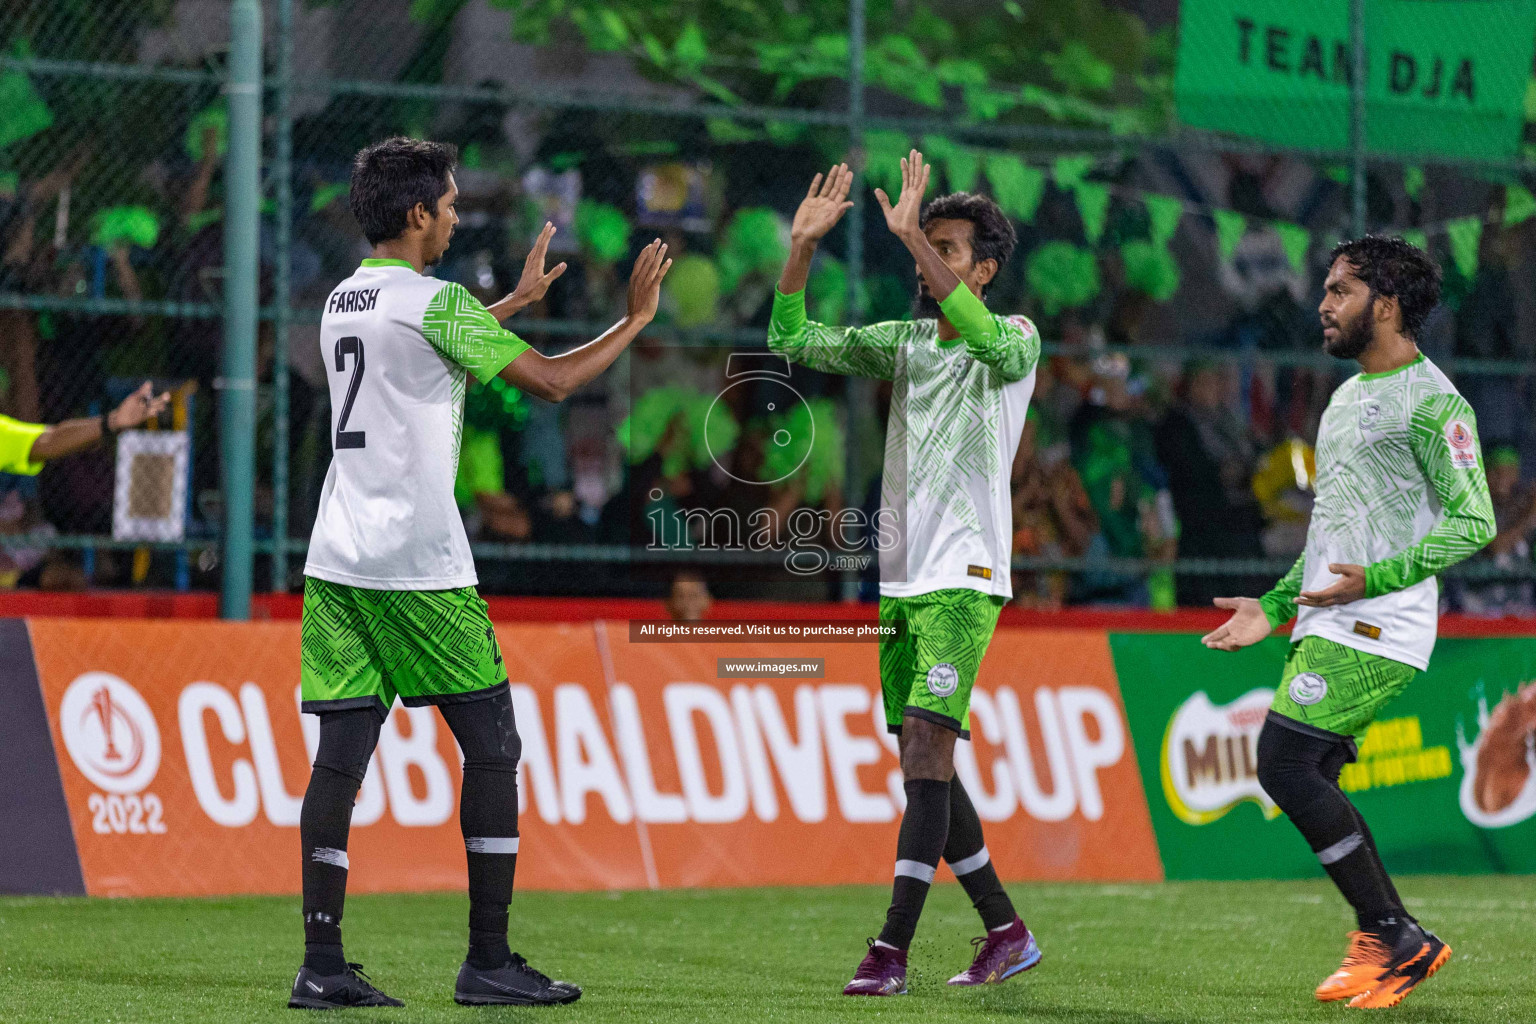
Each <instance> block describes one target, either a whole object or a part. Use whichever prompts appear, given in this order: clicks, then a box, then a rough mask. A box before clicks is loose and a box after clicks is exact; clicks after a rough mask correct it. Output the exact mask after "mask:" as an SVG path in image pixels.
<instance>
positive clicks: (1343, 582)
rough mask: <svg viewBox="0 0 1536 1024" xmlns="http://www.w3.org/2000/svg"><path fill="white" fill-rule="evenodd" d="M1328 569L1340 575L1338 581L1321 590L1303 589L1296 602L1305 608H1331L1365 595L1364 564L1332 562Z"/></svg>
mask: <svg viewBox="0 0 1536 1024" xmlns="http://www.w3.org/2000/svg"><path fill="white" fill-rule="evenodd" d="M1328 571H1329V572H1331V573H1333V574H1334V575H1335V576H1338V577H1340V579H1339V581H1338V582H1337V583H1335V584H1333V585H1332V586H1330V587H1326V588H1324V589H1323V590H1303V591H1302V592H1301V593H1300V594H1299V595H1297V597H1296V603H1297V604H1299V605H1303V606H1305V607H1307V608H1332V607H1333V606H1334V605H1340V604H1349V603H1350V602H1351V601H1358V600H1360V599H1361V598H1362V597H1364V596H1365V566H1363V565H1346V564H1342V563H1339V562H1333V563H1330V564H1329V566H1328Z"/></svg>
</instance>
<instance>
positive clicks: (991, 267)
mask: <svg viewBox="0 0 1536 1024" xmlns="http://www.w3.org/2000/svg"><path fill="white" fill-rule="evenodd" d="M928 175H929V169H928V167H927V165H925V164H924V162H923V156H922V154H921V153H919V152H917V151H916V150H913V151H912V152H911V153H910V154H909V155H908V156H907V157H906V158H904V159H903V160H902V161H901V197H900V198H899V199H898V200H897V201H896V203H895V204H894V205H893V204H892V203H891V202H890V198H889V197H888V196H887V195H886V194H885V192H884V191H882V190H879V189H877V190H876V191H875V197H876V198H877V199H878V200H879V201H880V206H881V208H882V209H883V210H884V212H885V222H886V226H887V227H889V228H890V229H891V231H892V233H894V234H895V235H896V237H897V238H898V239H900V240H901V242H902V243H903V244H904V245H905V246H906V247H907V250H908V251H909V252H910V253H911V254H912V257H913V259H914V260H915V262H916V264H917V267H916V269H917V282H918V296H917V318H916V319H913V320H893V321H888V322H886V323H879V324H871V325H869V326H867V327H848V328H842V327H833V326H829V325H826V324H818V323H814V322H812V321H811V320H810V319H809V318H808V317H807V316H806V310H805V286H806V281H807V278H808V275H809V272H810V267H811V260H812V257H813V256H814V255H815V252H816V245H817V243H818V242H819V241H820V240H821V239H822V238H823V237H824V236H825V235H826V234H827V232H828V231H830V230H831V229H832V227H833V226H834V225H835V224H836V223H837V222H838V220H840V219H841V218H842V216H843V214H844V213H845V212H847V210H848V208H849V207H850V206H851V205H852V204H851V203H849V202H848V201H847V197H848V188H849V186H850V184H851V183H852V180H853V176H852V174H851V173H850V172H849V170H848V168H847V166H846V165H844V164H839V165H838V166H836V167H833V168H832V169H831V170H830V171H828V172H827V175H826V176H825V177H822V176H821V175H817V176H816V179H815V180H814V181H812V182H811V187H810V189H809V190H808V191H807V193H806V196H805V199H804V200H803V201H802V202H801V204H800V208H799V210H797V211H796V212H795V219H794V223H793V225H792V226H791V227H790V238H791V247H790V254H789V259H788V261H787V262H786V263H785V266H784V273H783V275H782V276H781V277H780V279H779V286H778V290H777V292H776V293H775V294H774V300H773V321H772V323H771V325H770V326H769V329H768V347H769V348H770V349H772V350H773V351H774V352H778V353H781V354H783V355H785V356H788V357H789V358H790V359H792V360H794V361H795V362H797V363H801V364H803V365H806V366H809V367H811V368H812V369H816V370H821V371H823V372H826V373H846V374H856V375H859V376H865V377H875V378H878V379H881V380H888V381H890V382H891V413H890V417H889V422H888V423H887V425H886V437H885V467H884V472H883V474H882V479H881V486H880V504H881V514H882V516H888V517H889V520H888V521H891V522H893V523H894V524H895V525H896V530H895V533H896V535H897V538H898V540H897V543H895V544H888V545H885V546H884V547H883V549H882V550H881V551H880V618H881V619H882V620H884V621H896V622H900V623H901V624H902V627H903V632H902V634H901V635H900V636H899V637H896V638H894V639H882V640H881V641H880V686H881V690H882V691H883V694H884V701H885V720H886V726H887V728H889V729H890V731H891V732H892V733H895V734H896V735H897V736H898V737H899V738H900V747H901V771H902V777H903V786H904V789H905V791H906V794H907V806H906V810H905V811H904V812H903V814H902V818H901V832H900V835H899V837H898V838H897V841H896V866H895V882H894V884H893V886H892V893H891V905H890V908H889V909H888V910H887V911H886V919H885V927H883V928H882V929H881V930H880V936H879V938H877V939H872V940H870V943H869V951H868V953H867V954H866V955H865V957H864V959H863V961H862V962H861V963H860V964H859V966H858V968H857V970H856V971H855V972H854V976H853V979H852V980H851V981H849V982H848V984H847V986H846V987H845V988H844V989H843V993H844V994H845V995H867V996H889V995H896V994H898V993H902V992H905V991H906V989H907V949H908V947H909V946H910V945H911V943H912V937H913V934H914V933H915V931H916V929H917V922H918V917H919V916H920V915H921V914H922V910H923V903H924V901H925V899H926V898H927V894H928V887H929V885H930V884H931V883H932V881H933V875H934V872H935V870H937V868H938V864H939V860H940V859H941V858H942V859H943V860H944V861H945V862H947V863H948V864H949V866H950V868H951V869H952V870H953V871H954V873H955V876H956V877H957V878H958V879H959V880H960V884H961V885H962V886H964V888H965V891H966V895H968V896H970V898H971V901H972V903H973V904H974V905H975V907H976V910H977V912H978V913H979V914H980V915H981V920H982V924H983V926H984V927H985V928H986V935H985V936H984V937H983V938H979V939H977V940H976V943H975V946H976V952H975V955H974V957H973V958H972V961H971V965H970V966H969V967H968V968H966V969H965V970H964V971H961V972H960V973H959V974H957V975H955V976H954V977H952V978H950V979H949V983H950V984H951V985H986V984H996V983H997V982H1001V981H1004V980H1006V979H1008V978H1010V977H1014V976H1016V975H1018V974H1020V973H1022V972H1023V971H1027V970H1029V969H1030V968H1031V967H1034V966H1035V965H1036V964H1037V963H1039V962H1040V955H1041V954H1040V947H1039V944H1038V943H1036V942H1035V937H1034V935H1033V934H1032V933H1031V932H1030V930H1029V929H1028V928H1027V927H1025V925H1024V922H1023V921H1022V920H1021V919H1020V918H1019V915H1018V914H1017V913H1016V912H1015V910H1014V906H1013V903H1012V901H1011V900H1010V899H1009V898H1008V894H1007V892H1005V891H1004V889H1003V886H1002V883H1001V882H1000V881H999V880H998V877H997V871H996V869H994V868H993V866H992V858H991V855H990V854H989V853H988V852H987V847H986V843H985V841H984V839H983V837H982V831H981V818H980V817H979V816H978V815H977V813H976V808H975V807H974V805H972V803H971V799H970V797H969V795H967V793H966V792H965V787H964V786H962V785H961V783H960V779H959V778H958V777H957V776H956V775H955V765H954V750H955V741H956V740H957V739H962V738H964V739H969V738H970V735H971V734H970V702H971V689H972V687H973V686H974V684H975V682H976V673H977V670H978V669H979V668H980V666H981V659H982V656H983V655H984V654H985V653H986V650H987V645H988V644H989V643H991V641H992V631H993V629H994V628H995V627H996V626H997V619H998V613H999V611H1000V610H1001V609H1002V606H1003V604H1004V602H1005V601H1006V600H1007V599H1008V597H1010V596H1011V595H1012V589H1011V584H1010V573H1009V568H1010V567H1009V559H1010V556H1011V553H1012V537H1013V517H1012V508H1011V505H1010V494H1009V487H1008V479H1009V473H1010V471H1011V469H1012V467H1013V457H1014V453H1015V452H1016V451H1017V450H1018V446H1019V436H1020V433H1021V432H1022V431H1023V428H1024V415H1025V412H1026V410H1027V409H1028V406H1029V397H1030V394H1031V393H1032V392H1033V391H1034V386H1035V364H1036V362H1037V361H1038V360H1039V357H1040V336H1039V334H1038V333H1037V332H1036V331H1035V327H1034V324H1032V323H1030V322H1029V321H1028V320H1027V319H1025V318H1024V317H1021V316H1011V317H1004V316H996V315H994V314H993V313H991V312H989V311H988V309H987V307H986V306H985V305H984V304H983V302H982V299H983V297H984V296H985V294H986V288H987V285H988V284H990V283H991V282H992V280H993V279H994V278H995V277H996V276H997V273H998V271H999V270H1001V269H1002V266H1003V264H1004V263H1006V262H1007V261H1008V257H1009V256H1010V255H1012V253H1013V248H1014V244H1015V242H1016V237H1015V235H1014V230H1013V225H1012V224H1010V223H1009V222H1008V218H1007V217H1006V216H1005V215H1004V214H1003V212H1002V210H1000V209H999V208H998V206H997V204H996V203H994V202H993V201H992V200H991V199H989V198H987V197H986V196H983V195H978V194H975V193H970V192H956V193H953V194H952V195H947V196H941V197H939V198H937V199H935V200H933V202H931V203H929V204H927V205H926V206H924V205H923V193H924V192H925V191H926V189H927V187H928Z"/></svg>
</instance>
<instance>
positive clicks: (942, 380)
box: [768, 285, 1040, 598]
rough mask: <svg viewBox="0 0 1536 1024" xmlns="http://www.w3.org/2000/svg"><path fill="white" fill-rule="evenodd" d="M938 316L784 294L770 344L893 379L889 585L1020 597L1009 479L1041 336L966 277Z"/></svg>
mask: <svg viewBox="0 0 1536 1024" xmlns="http://www.w3.org/2000/svg"><path fill="white" fill-rule="evenodd" d="M940 305H941V308H942V309H943V311H944V315H945V316H946V317H947V318H948V319H949V322H950V323H952V324H954V325H955V327H956V329H957V330H959V332H960V338H959V339H958V340H956V341H954V342H948V343H946V342H941V341H939V331H938V321H936V320H893V321H888V322H886V323H878V324H872V325H870V326H868V327H847V328H841V327H828V326H826V325H825V324H818V323H814V322H812V321H810V320H809V319H807V317H806V313H805V293H804V292H803V291H802V292H796V293H795V294H794V295H783V294H780V293H777V292H776V293H775V294H774V302H773V321H772V325H771V326H770V327H769V329H768V347H769V348H770V349H772V350H773V351H774V352H778V353H780V354H782V355H785V356H788V357H789V358H790V359H791V360H793V361H795V362H798V363H802V364H804V365H805V366H809V367H810V368H811V369H813V370H820V371H822V372H824V373H843V374H851V375H854V376H861V377H874V378H877V379H880V380H888V381H891V383H892V389H891V413H890V420H889V422H888V423H887V425H886V431H885V472H884V476H883V479H882V480H881V486H880V514H881V519H882V527H884V528H883V529H882V530H881V532H882V534H884V535H885V536H888V537H891V538H893V539H894V541H895V543H882V544H881V545H880V593H881V594H882V595H884V596H886V597H912V596H914V595H917V594H927V593H930V592H932V591H935V590H945V589H949V588H966V589H970V590H979V591H982V592H983V593H987V594H994V595H997V596H1000V597H1005V598H1007V597H1012V596H1013V585H1012V580H1011V573H1010V572H1009V564H1010V562H1011V561H1012V553H1013V506H1012V502H1011V500H1010V499H1011V493H1010V490H1009V477H1010V476H1011V473H1012V469H1013V457H1014V454H1015V453H1016V452H1017V451H1018V448H1019V437H1020V436H1021V434H1022V433H1023V430H1024V414H1025V412H1026V411H1027V409H1028V407H1029V398H1030V395H1031V394H1032V393H1033V392H1034V389H1035V364H1036V363H1037V362H1038V361H1039V358H1040V335H1039V333H1038V332H1037V331H1036V330H1035V325H1034V324H1032V323H1030V322H1029V321H1028V320H1027V319H1025V318H1024V317H1022V316H1012V317H1001V316H993V315H992V314H991V313H989V312H987V308H986V306H984V305H983V304H982V302H981V300H980V299H978V298H977V297H976V296H975V295H973V294H971V292H970V291H969V290H968V289H966V288H965V287H964V286H963V285H962V286H961V287H959V288H957V289H955V291H954V293H953V294H952V295H950V296H949V297H948V298H946V299H945V300H944V301H943V302H942V303H941V304H940Z"/></svg>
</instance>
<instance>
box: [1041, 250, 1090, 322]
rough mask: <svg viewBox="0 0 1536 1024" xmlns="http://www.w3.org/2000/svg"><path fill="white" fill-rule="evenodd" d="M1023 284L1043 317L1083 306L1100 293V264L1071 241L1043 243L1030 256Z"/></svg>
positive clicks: (1087, 251)
mask: <svg viewBox="0 0 1536 1024" xmlns="http://www.w3.org/2000/svg"><path fill="white" fill-rule="evenodd" d="M1024 281H1025V283H1026V284H1027V285H1028V286H1029V291H1030V293H1031V294H1032V295H1033V296H1034V297H1035V298H1036V299H1038V300H1039V302H1040V305H1041V307H1042V308H1044V310H1045V315H1046V316H1055V315H1056V314H1057V313H1060V312H1061V311H1062V310H1064V309H1072V308H1074V307H1076V306H1082V305H1086V304H1087V303H1089V302H1091V301H1092V300H1093V298H1094V296H1096V295H1098V294H1099V288H1100V287H1101V286H1100V282H1099V261H1098V259H1097V258H1096V257H1095V256H1094V255H1093V252H1092V251H1091V250H1088V249H1084V248H1083V247H1082V246H1078V245H1073V244H1072V243H1071V242H1046V243H1045V244H1044V245H1042V246H1040V247H1039V248H1037V249H1036V250H1035V251H1034V252H1031V253H1030V254H1029V259H1027V260H1026V261H1025V263H1024Z"/></svg>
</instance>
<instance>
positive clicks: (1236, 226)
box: [1211, 210, 1248, 263]
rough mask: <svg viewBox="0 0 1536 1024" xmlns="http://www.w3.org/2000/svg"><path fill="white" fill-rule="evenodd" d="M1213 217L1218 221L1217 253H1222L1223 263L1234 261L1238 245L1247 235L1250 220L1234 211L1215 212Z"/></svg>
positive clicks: (1212, 214)
mask: <svg viewBox="0 0 1536 1024" xmlns="http://www.w3.org/2000/svg"><path fill="white" fill-rule="evenodd" d="M1211 216H1212V217H1213V218H1214V219H1215V221H1216V251H1217V252H1219V253H1221V261H1222V262H1223V263H1225V262H1227V261H1229V260H1230V259H1232V254H1233V253H1234V252H1236V251H1237V243H1238V242H1241V241H1242V240H1243V235H1245V234H1247V232H1248V218H1247V217H1244V216H1243V215H1242V214H1240V213H1236V212H1234V211H1232V210H1215V211H1212V213H1211Z"/></svg>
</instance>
